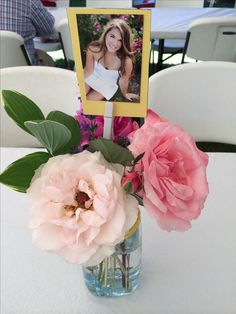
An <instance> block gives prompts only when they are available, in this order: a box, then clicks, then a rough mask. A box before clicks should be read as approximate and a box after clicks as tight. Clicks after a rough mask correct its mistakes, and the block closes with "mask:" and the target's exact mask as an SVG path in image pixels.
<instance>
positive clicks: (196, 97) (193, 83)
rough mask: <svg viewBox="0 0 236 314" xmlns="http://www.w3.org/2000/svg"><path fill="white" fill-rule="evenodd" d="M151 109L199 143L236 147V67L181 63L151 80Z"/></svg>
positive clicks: (227, 64) (212, 63) (228, 64)
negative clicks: (225, 144) (224, 144)
mask: <svg viewBox="0 0 236 314" xmlns="http://www.w3.org/2000/svg"><path fill="white" fill-rule="evenodd" d="M148 105H149V108H151V109H153V110H154V111H155V112H157V113H158V114H159V115H160V116H161V117H165V118H167V119H168V120H169V121H172V122H177V123H178V124H180V125H181V126H182V127H183V128H184V129H185V130H186V131H187V132H189V133H191V134H192V135H193V137H194V138H195V140H196V141H204V142H218V143H227V144H236V64H235V63H232V62H217V61H216V62H214V61H206V62H199V63H189V64H181V65H177V66H175V67H172V68H168V69H166V70H162V71H160V72H158V73H155V74H154V75H153V76H151V77H150V79H149V100H148Z"/></svg>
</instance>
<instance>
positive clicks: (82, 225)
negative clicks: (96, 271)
mask: <svg viewBox="0 0 236 314" xmlns="http://www.w3.org/2000/svg"><path fill="white" fill-rule="evenodd" d="M122 171H123V167H122V166H121V165H114V164H113V165H112V164H109V163H108V162H107V161H106V160H105V159H104V158H103V156H102V155H101V153H100V152H96V153H90V152H88V151H83V152H81V153H79V154H75V155H60V156H56V157H52V158H50V159H49V161H48V162H47V163H46V164H44V165H43V166H42V167H40V168H39V169H38V171H37V173H36V175H35V176H34V178H33V180H32V182H31V186H30V188H29V189H28V190H27V197H28V199H29V203H30V206H31V216H30V221H29V226H30V228H32V230H33V242H34V243H35V244H36V245H37V246H38V247H39V248H41V249H45V250H49V251H53V252H55V253H58V254H59V255H61V256H62V257H64V258H65V259H66V260H67V261H69V262H72V263H79V264H81V263H86V265H95V264H98V263H99V262H101V261H102V260H103V259H104V258H105V257H106V256H109V255H111V254H112V253H113V252H114V251H115V245H116V244H117V243H120V242H121V241H123V240H124V236H125V233H126V232H127V231H128V230H129V229H130V228H131V227H132V226H133V225H134V223H135V221H136V219H137V213H138V207H137V206H138V204H137V201H136V200H135V198H134V197H132V196H130V195H128V194H126V193H125V191H124V189H123V188H122V187H121V178H122Z"/></svg>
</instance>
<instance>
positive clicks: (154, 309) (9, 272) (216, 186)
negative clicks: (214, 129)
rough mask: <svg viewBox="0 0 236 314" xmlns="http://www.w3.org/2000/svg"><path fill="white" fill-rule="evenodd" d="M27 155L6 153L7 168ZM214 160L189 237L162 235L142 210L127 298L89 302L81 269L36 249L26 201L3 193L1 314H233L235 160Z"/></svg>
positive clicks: (219, 156)
mask: <svg viewBox="0 0 236 314" xmlns="http://www.w3.org/2000/svg"><path fill="white" fill-rule="evenodd" d="M29 152H32V149H23V148H2V149H1V161H2V162H1V166H2V168H5V167H6V165H8V164H9V163H10V162H12V161H14V160H16V159H17V158H19V157H21V156H23V155H25V154H27V153H29ZM209 156H210V159H209V166H208V169H207V173H208V182H209V189H210V194H209V196H208V199H207V201H206V203H205V207H204V209H203V211H202V214H201V215H200V217H199V218H198V219H197V220H196V221H194V222H193V227H192V228H191V229H190V230H189V231H187V232H185V233H173V232H171V233H168V232H165V231H162V230H160V228H159V227H158V226H157V225H156V223H155V221H154V220H153V219H152V218H151V217H149V216H148V215H147V214H146V212H145V210H144V209H143V208H142V229H143V253H142V257H143V263H142V274H141V280H140V286H139V287H138V289H137V290H136V291H135V292H134V293H133V294H132V295H129V296H126V297H122V298H101V297H95V296H92V295H90V293H89V292H88V291H87V289H86V287H85V285H84V282H83V277H82V272H81V267H80V266H78V265H74V264H69V263H67V262H65V261H64V260H63V259H62V258H60V257H59V256H57V255H54V254H50V253H47V252H45V251H41V250H40V249H38V248H36V247H34V246H33V245H32V243H31V232H30V230H29V229H28V228H27V219H28V215H29V211H28V209H27V204H26V201H25V195H24V194H21V193H17V192H14V191H11V190H10V189H8V188H6V187H4V186H2V187H1V250H2V252H1V288H2V289H1V301H2V302H1V313H2V314H10V313H14V314H18V313H19V314H36V313H37V314H74V313H77V314H112V313H114V314H119V313H121V314H126V313H127V314H152V313H153V314H157V313H160V314H185V313H186V314H190V313H191V314H194V313H196V314H208V313H209V314H210V313H214V314H217V313H218V314H223V313H227V314H233V313H234V314H235V310H236V298H235V295H236V245H235V243H236V210H235V194H236V184H235V173H236V154H235V153H211V154H209Z"/></svg>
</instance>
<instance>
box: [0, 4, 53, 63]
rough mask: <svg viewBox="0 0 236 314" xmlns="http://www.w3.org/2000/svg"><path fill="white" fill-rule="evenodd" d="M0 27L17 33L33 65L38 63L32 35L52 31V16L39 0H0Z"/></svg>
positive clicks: (47, 33) (42, 34)
mask: <svg viewBox="0 0 236 314" xmlns="http://www.w3.org/2000/svg"><path fill="white" fill-rule="evenodd" d="M0 12H1V15H0V16H1V18H0V29H1V30H6V31H12V32H15V33H18V34H19V35H21V36H22V37H23V38H24V42H25V48H26V50H27V52H28V54H29V57H30V59H31V62H32V64H33V65H37V64H38V58H37V53H36V50H35V48H34V41H33V39H34V37H36V36H47V35H50V34H52V33H53V32H54V22H55V20H54V17H53V16H52V15H51V14H50V13H49V12H48V10H47V9H46V8H45V7H44V6H43V4H42V2H41V1H40V0H0Z"/></svg>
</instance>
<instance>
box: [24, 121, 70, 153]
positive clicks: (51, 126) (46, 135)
mask: <svg viewBox="0 0 236 314" xmlns="http://www.w3.org/2000/svg"><path fill="white" fill-rule="evenodd" d="M25 126H26V127H27V129H29V130H30V132H31V133H32V134H33V135H34V136H35V137H36V138H37V139H38V140H39V142H40V143H41V144H42V145H43V146H44V147H45V148H46V149H47V150H48V151H49V153H50V154H51V155H52V156H54V155H55V152H56V151H57V150H58V149H59V148H62V147H64V146H65V145H66V144H67V143H68V142H69V141H70V139H71V133H70V130H69V129H68V128H67V127H66V126H64V125H63V124H61V123H58V122H56V121H50V120H44V121H39V122H37V121H26V122H25Z"/></svg>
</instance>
